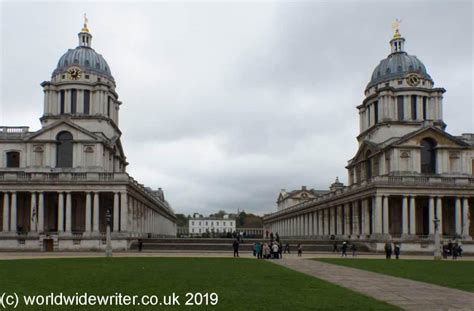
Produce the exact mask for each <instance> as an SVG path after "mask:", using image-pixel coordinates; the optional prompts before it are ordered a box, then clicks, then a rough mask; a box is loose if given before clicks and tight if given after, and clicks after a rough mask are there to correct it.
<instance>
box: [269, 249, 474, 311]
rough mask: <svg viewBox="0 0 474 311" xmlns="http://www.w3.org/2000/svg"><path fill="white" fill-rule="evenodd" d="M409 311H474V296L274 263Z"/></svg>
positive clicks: (313, 265) (312, 265) (318, 266)
mask: <svg viewBox="0 0 474 311" xmlns="http://www.w3.org/2000/svg"><path fill="white" fill-rule="evenodd" d="M272 262H274V263H276V264H280V265H282V266H285V267H287V268H290V269H293V270H296V271H299V272H303V273H305V274H308V275H311V276H314V277H317V278H319V279H323V280H326V281H328V282H331V283H334V284H337V285H340V286H343V287H346V288H349V289H351V290H353V291H356V292H359V293H362V294H364V295H366V296H370V297H372V298H375V299H378V300H382V301H385V302H387V303H390V304H392V305H396V306H399V307H401V308H403V309H405V310H430V311H434V310H474V294H473V293H469V292H464V291H461V290H457V289H451V288H446V287H442V286H437V285H432V284H428V283H423V282H418V281H412V280H408V279H402V278H397V277H393V276H388V275H384V274H380V273H375V272H369V271H364V270H360V269H354V268H349V267H344V266H339V265H334V264H328V263H323V262H320V261H316V260H295V259H292V258H286V259H285V258H284V259H281V260H274V261H272Z"/></svg>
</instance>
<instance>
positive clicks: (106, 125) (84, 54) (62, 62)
mask: <svg viewBox="0 0 474 311" xmlns="http://www.w3.org/2000/svg"><path fill="white" fill-rule="evenodd" d="M78 38H79V44H78V46H77V47H76V48H74V49H69V50H68V51H67V52H66V53H65V54H64V55H63V56H61V58H60V59H59V62H58V64H57V66H56V69H55V70H54V71H53V73H52V76H51V80H50V81H45V82H43V83H42V84H41V86H42V87H43V90H44V113H43V116H42V117H41V119H40V120H41V124H42V126H43V127H47V126H49V125H51V124H53V123H55V122H57V121H58V120H68V121H70V122H72V123H74V124H76V125H78V126H80V127H82V128H84V129H86V130H88V131H90V132H94V133H101V134H102V135H103V136H105V137H106V138H107V139H109V140H113V139H116V138H118V137H120V135H121V132H120V129H119V109H120V105H121V102H120V101H119V99H118V94H117V92H116V91H115V87H116V85H115V80H114V78H113V76H112V73H111V71H110V67H109V65H108V64H107V62H106V61H105V59H104V57H103V56H102V55H101V54H99V53H97V52H96V51H95V50H94V49H93V48H92V46H91V42H92V35H91V33H90V32H89V28H88V25H87V18H84V25H83V27H82V29H81V31H80V32H79V34H78Z"/></svg>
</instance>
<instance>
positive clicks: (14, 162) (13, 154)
mask: <svg viewBox="0 0 474 311" xmlns="http://www.w3.org/2000/svg"><path fill="white" fill-rule="evenodd" d="M7 167H20V153H19V152H17V151H10V152H7Z"/></svg>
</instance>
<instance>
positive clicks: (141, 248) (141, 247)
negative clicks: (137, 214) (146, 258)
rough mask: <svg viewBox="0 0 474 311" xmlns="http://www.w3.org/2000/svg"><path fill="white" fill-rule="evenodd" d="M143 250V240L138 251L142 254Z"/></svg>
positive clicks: (139, 241) (139, 242)
mask: <svg viewBox="0 0 474 311" xmlns="http://www.w3.org/2000/svg"><path fill="white" fill-rule="evenodd" d="M142 250H143V241H142V240H138V251H139V252H140V253H141V252H142Z"/></svg>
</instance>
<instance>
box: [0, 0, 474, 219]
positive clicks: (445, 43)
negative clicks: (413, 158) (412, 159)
mask: <svg viewBox="0 0 474 311" xmlns="http://www.w3.org/2000/svg"><path fill="white" fill-rule="evenodd" d="M0 8H1V22H0V26H1V31H0V33H1V40H0V47H1V56H0V62H1V63H0V68H1V76H0V79H1V81H0V125H10V126H13V125H15V126H19V125H28V126H30V127H31V129H32V130H37V129H39V128H40V124H39V120H38V118H39V117H40V116H41V115H42V113H43V91H42V88H41V86H40V83H41V82H42V81H45V80H49V79H50V77H51V73H52V71H53V70H54V68H55V66H56V64H57V61H58V60H59V58H60V56H61V55H62V54H64V53H65V52H66V51H67V49H68V48H75V47H76V46H77V33H78V32H79V31H80V29H81V27H82V21H83V19H82V15H83V13H84V12H87V15H88V17H89V29H90V31H91V33H92V35H93V40H92V47H93V48H94V49H95V50H96V51H97V52H99V53H100V54H102V55H103V56H104V57H105V59H106V60H107V62H108V63H109V65H110V68H111V70H112V74H113V76H114V77H115V80H116V82H117V92H118V94H119V97H120V100H122V101H123V105H122V106H121V110H120V128H121V130H122V132H123V136H122V142H123V144H124V148H125V153H126V155H127V159H128V161H129V162H130V165H129V167H128V172H129V173H130V174H131V175H132V176H133V177H134V178H135V179H137V180H138V181H139V182H141V183H144V184H145V185H148V186H151V187H153V188H157V187H162V188H163V189H164V191H165V195H166V197H167V199H168V201H169V202H170V203H171V205H172V206H173V208H174V209H175V211H176V212H177V213H186V214H188V213H192V212H201V213H204V214H208V213H212V212H217V211H218V210H220V209H224V210H226V211H228V212H235V211H237V209H240V210H245V211H247V212H254V213H257V214H264V213H268V212H271V211H274V210H276V207H275V200H276V198H277V195H278V192H279V191H280V189H282V188H285V189H287V190H291V189H296V188H300V187H301V185H306V186H308V187H310V188H311V187H313V188H317V189H327V188H328V186H329V185H330V184H331V183H332V182H333V181H334V179H335V178H336V176H339V178H340V179H341V181H343V182H344V183H346V181H347V174H346V170H345V168H344V167H345V165H346V164H347V161H348V160H349V159H350V158H351V157H352V156H353V155H354V154H355V152H356V150H357V142H356V138H355V137H356V135H357V134H358V130H359V129H358V124H359V121H358V112H357V109H356V106H357V105H359V104H360V103H361V101H362V100H363V98H364V95H363V91H364V89H365V86H366V85H367V83H368V81H369V79H370V76H371V74H372V71H373V69H374V68H375V66H376V65H377V64H378V63H379V61H380V60H381V59H383V58H385V57H386V56H387V55H388V54H389V52H390V47H389V44H388V41H389V40H390V39H391V37H392V29H391V24H392V22H393V20H394V19H395V18H400V19H402V24H401V34H402V35H403V36H404V37H405V39H406V43H405V49H406V51H407V52H408V53H409V54H413V55H416V56H418V58H419V59H420V60H422V62H423V63H424V64H425V66H426V67H427V70H428V73H429V74H430V75H431V77H432V78H433V79H434V81H435V86H437V87H444V88H445V89H446V90H447V92H446V93H445V97H444V108H443V112H444V120H445V122H446V123H447V124H448V128H447V130H448V131H449V132H450V133H451V134H454V135H459V134H461V133H466V132H474V128H473V126H474V125H473V124H474V107H473V76H472V75H473V6H472V3H471V1H430V2H421V1H418V2H415V3H413V1H395V2H391V1H390V2H389V1H386V2H383V3H381V2H380V1H365V2H363V1H360V2H356V1H345V2H342V1H324V2H316V1H299V2H283V1H280V2H268V1H266V2H240V3H229V2H222V3H217V2H203V3H200V2H187V3H184V2H175V1H174V2H141V3H132V2H117V3H94V2H80V3H79V2H77V3H66V4H64V3H60V2H44V3H37V2H36V3H31V2H19V1H11V2H5V1H3V2H1V5H0Z"/></svg>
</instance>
